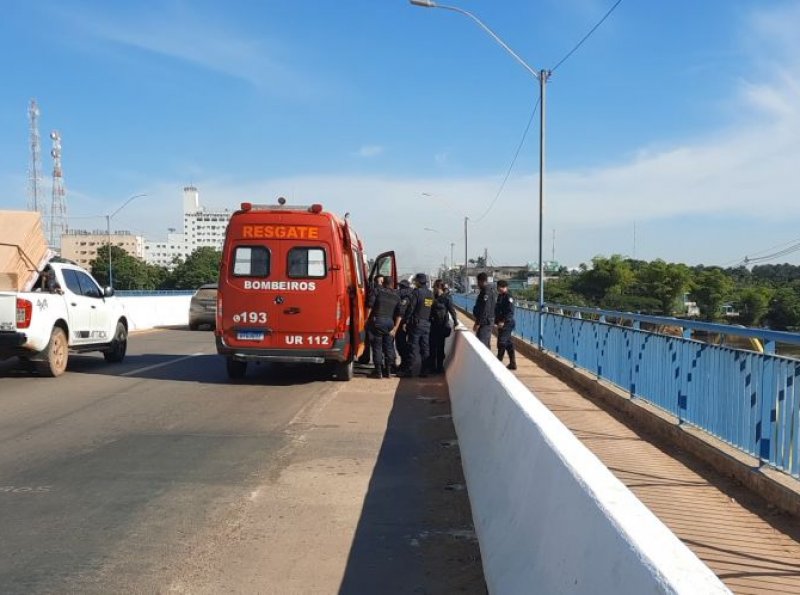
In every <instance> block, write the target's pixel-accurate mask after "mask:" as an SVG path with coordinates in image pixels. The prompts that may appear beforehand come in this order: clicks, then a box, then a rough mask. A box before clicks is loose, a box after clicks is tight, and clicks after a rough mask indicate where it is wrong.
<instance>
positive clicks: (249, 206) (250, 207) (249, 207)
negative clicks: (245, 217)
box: [242, 202, 253, 213]
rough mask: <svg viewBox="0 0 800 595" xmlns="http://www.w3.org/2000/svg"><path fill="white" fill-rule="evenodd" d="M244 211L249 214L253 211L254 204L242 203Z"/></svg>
mask: <svg viewBox="0 0 800 595" xmlns="http://www.w3.org/2000/svg"><path fill="white" fill-rule="evenodd" d="M242 210H243V211H244V212H245V213H247V212H248V211H252V210H253V203H251V202H243V203H242Z"/></svg>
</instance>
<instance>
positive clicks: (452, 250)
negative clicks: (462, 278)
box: [450, 242, 456, 283]
mask: <svg viewBox="0 0 800 595" xmlns="http://www.w3.org/2000/svg"><path fill="white" fill-rule="evenodd" d="M455 248H456V243H455V242H450V283H452V282H453V269H455V268H456V259H455Z"/></svg>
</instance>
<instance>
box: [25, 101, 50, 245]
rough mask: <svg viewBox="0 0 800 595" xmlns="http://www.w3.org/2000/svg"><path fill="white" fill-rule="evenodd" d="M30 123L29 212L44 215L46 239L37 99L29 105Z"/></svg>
mask: <svg viewBox="0 0 800 595" xmlns="http://www.w3.org/2000/svg"><path fill="white" fill-rule="evenodd" d="M28 120H29V122H30V142H31V163H30V169H29V170H28V210H29V211H38V212H39V213H41V215H42V225H43V226H44V232H45V237H46V236H47V231H48V227H47V209H46V203H45V200H44V196H42V151H41V141H40V138H39V105H38V104H37V103H36V100H35V99H31V101H30V103H29V104H28Z"/></svg>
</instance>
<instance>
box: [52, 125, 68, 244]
mask: <svg viewBox="0 0 800 595" xmlns="http://www.w3.org/2000/svg"><path fill="white" fill-rule="evenodd" d="M50 138H51V139H52V141H53V149H52V151H50V155H51V156H52V157H53V203H52V206H51V208H50V209H51V211H50V212H51V215H52V216H51V220H50V246H51V247H53V248H55V247H57V246H58V247H60V246H61V235H62V234H64V233H66V232H67V199H66V195H67V191H66V190H65V189H64V176H63V172H62V169H61V135H60V134H59V133H58V130H53V132H51V133H50Z"/></svg>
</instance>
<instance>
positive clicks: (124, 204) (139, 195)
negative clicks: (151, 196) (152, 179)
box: [106, 194, 147, 219]
mask: <svg viewBox="0 0 800 595" xmlns="http://www.w3.org/2000/svg"><path fill="white" fill-rule="evenodd" d="M143 196H147V195H146V194H134V195H133V196H131V197H130V198H129V199H128V200H126V201H125V202H124V203H122V206H121V207H120V208H118V209H117V210H116V211H114V212H113V213H111V214H110V215H106V216H107V217H108V218H109V219H113V218H114V215H116V214H117V213H119V212H120V211H121V210H122V209H124V208H125V207H127V206H128V205H129V204H130V203H131V202H132V201H133V200H135V199H137V198H142V197H143Z"/></svg>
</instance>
